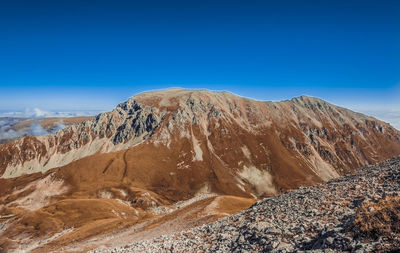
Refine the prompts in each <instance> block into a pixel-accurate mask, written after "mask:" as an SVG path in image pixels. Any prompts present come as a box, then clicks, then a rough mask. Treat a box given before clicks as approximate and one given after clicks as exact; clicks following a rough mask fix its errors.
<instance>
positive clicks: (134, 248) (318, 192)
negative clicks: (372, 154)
mask: <svg viewBox="0 0 400 253" xmlns="http://www.w3.org/2000/svg"><path fill="white" fill-rule="evenodd" d="M399 193H400V158H396V159H392V160H388V161H385V162H383V163H381V164H375V165H370V166H367V167H364V168H361V169H357V170H354V171H353V172H352V173H351V174H349V175H346V176H345V177H341V178H337V179H333V180H330V181H329V182H327V183H323V184H318V185H316V186H311V187H301V188H300V189H297V190H293V191H291V192H290V193H286V194H282V195H280V196H276V197H272V198H268V199H264V200H261V201H258V202H257V203H255V204H254V205H253V206H251V207H250V208H249V209H247V210H245V211H242V212H239V213H237V214H235V215H232V216H230V217H227V218H224V219H221V220H218V221H217V222H214V223H211V224H206V225H203V226H201V227H198V228H194V229H190V230H186V231H183V232H179V233H174V234H169V235H164V236H161V237H157V238H155V239H152V240H147V241H138V242H135V243H133V244H129V245H126V246H124V247H119V248H114V249H106V250H95V251H93V252H96V253H100V252H115V253H119V252H121V253H122V252H298V251H307V252H308V251H310V252H338V251H339V252H342V251H352V252H386V251H393V252H394V251H396V250H399V249H400V195H399Z"/></svg>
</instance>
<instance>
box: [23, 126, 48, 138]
mask: <svg viewBox="0 0 400 253" xmlns="http://www.w3.org/2000/svg"><path fill="white" fill-rule="evenodd" d="M29 130H30V131H29V132H30V133H29V134H28V135H32V136H42V135H46V134H49V132H47V131H46V129H44V128H43V127H42V126H41V125H40V124H38V123H34V124H32V125H30V127H29Z"/></svg>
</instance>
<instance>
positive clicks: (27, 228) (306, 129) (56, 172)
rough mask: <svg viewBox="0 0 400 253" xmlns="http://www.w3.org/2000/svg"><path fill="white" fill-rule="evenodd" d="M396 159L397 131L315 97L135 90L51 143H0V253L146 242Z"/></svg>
mask: <svg viewBox="0 0 400 253" xmlns="http://www.w3.org/2000/svg"><path fill="white" fill-rule="evenodd" d="M399 155H400V133H399V131H397V130H396V129H394V128H392V127H391V126H390V125H389V124H386V123H384V122H382V121H379V120H376V119H374V118H372V117H368V116H365V115H362V114H357V113H353V112H351V111H349V110H346V109H344V108H340V107H336V106H334V105H332V104H330V103H327V102H325V101H323V100H318V99H313V98H308V97H301V98H295V99H293V100H288V101H283V102H260V101H253V100H251V99H246V98H240V97H237V96H235V95H233V94H230V93H227V92H225V93H215V92H210V91H190V90H189V91H187V90H167V91H159V92H155V93H143V94H139V95H137V96H135V97H133V98H130V99H128V100H127V101H125V102H123V103H120V104H119V105H118V106H117V107H116V108H115V109H114V110H112V111H111V112H107V113H103V114H99V115H97V116H96V117H94V118H93V119H92V120H91V121H86V122H84V123H82V124H78V125H73V126H71V127H69V128H65V129H63V130H61V131H59V132H57V133H56V134H55V135H50V136H45V137H38V138H36V137H26V138H23V139H20V140H17V141H15V142H10V143H6V144H3V145H0V174H1V175H2V177H0V205H1V206H2V208H1V209H0V217H3V218H4V219H5V221H4V222H3V223H1V219H0V235H1V236H0V249H9V250H10V251H12V250H15V251H18V250H27V249H29V250H33V251H34V252H35V251H36V252H42V251H43V249H44V248H46V247H50V249H51V251H56V250H61V251H62V249H63V247H67V246H68V245H71V244H74V243H78V242H86V243H88V244H90V242H91V240H92V239H96V238H98V239H99V240H100V238H102V237H101V236H102V235H104V234H105V233H122V234H124V235H125V236H126V237H124V238H129V237H130V236H133V235H135V236H139V235H140V236H143V237H146V238H149V237H151V236H154V235H159V233H160V231H163V229H165V228H169V229H173V228H174V229H175V230H173V231H176V230H179V229H182V228H190V227H194V226H198V225H202V224H205V223H209V222H212V221H215V220H217V219H219V218H221V217H225V216H227V215H230V214H233V213H235V212H237V211H238V210H243V209H245V208H247V207H248V206H249V205H251V203H253V202H254V201H255V200H256V199H262V198H265V197H272V196H276V195H279V194H282V193H285V192H288V191H290V190H293V189H297V188H299V187H302V186H311V185H315V184H317V183H322V182H324V181H328V180H330V179H332V178H337V177H339V176H341V175H344V174H346V173H348V172H350V171H352V170H353V169H355V168H358V167H362V166H364V165H367V164H371V163H375V162H379V161H382V160H385V159H387V158H391V157H395V156H399ZM205 198H207V199H205ZM181 203H186V204H181ZM180 207H182V209H180ZM71 217H74V218H73V219H71ZM174 221H177V222H181V223H183V224H180V225H179V226H178V225H177V226H176V227H169V226H168V224H174ZM136 229H139V230H140V231H141V233H139V234H136V233H134V234H132V233H133V231H136ZM32 245H34V246H32ZM32 247H33V248H32ZM90 247H92V246H90ZM45 251H47V250H45Z"/></svg>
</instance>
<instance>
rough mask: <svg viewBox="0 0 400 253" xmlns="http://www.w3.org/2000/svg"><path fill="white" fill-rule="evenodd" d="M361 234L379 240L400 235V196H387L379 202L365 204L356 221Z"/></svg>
mask: <svg viewBox="0 0 400 253" xmlns="http://www.w3.org/2000/svg"><path fill="white" fill-rule="evenodd" d="M354 223H355V226H356V228H357V229H358V230H359V231H360V233H361V234H364V235H366V236H368V237H372V238H377V237H379V236H382V235H389V236H390V235H393V234H399V233H400V196H387V197H386V198H384V199H382V200H380V201H378V202H368V203H365V204H363V205H362V206H361V207H359V209H358V210H357V213H356V219H355V221H354Z"/></svg>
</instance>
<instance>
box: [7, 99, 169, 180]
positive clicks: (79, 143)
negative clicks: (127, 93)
mask: <svg viewBox="0 0 400 253" xmlns="http://www.w3.org/2000/svg"><path fill="white" fill-rule="evenodd" d="M158 112H159V111H158V110H157V109H156V108H151V107H149V106H145V105H140V104H138V103H137V102H136V101H135V100H129V101H127V102H125V103H122V104H120V105H118V106H117V108H116V109H114V110H113V111H111V112H107V113H102V114H99V115H97V116H96V117H95V118H94V119H93V120H89V121H85V122H83V123H81V124H76V125H73V126H70V127H67V128H65V129H62V130H60V131H58V132H57V133H56V134H54V135H47V136H41V137H25V138H22V139H19V140H17V141H14V142H10V143H6V144H3V145H0V154H1V156H0V157H1V159H0V174H2V177H4V178H8V177H17V176H20V175H22V174H30V173H35V172H45V171H47V170H49V169H51V168H56V167H60V166H63V165H66V164H68V163H70V162H72V161H75V160H78V159H80V158H83V157H86V156H89V155H92V154H95V153H97V152H100V153H107V152H111V151H116V150H121V149H126V148H129V147H131V146H134V145H135V144H137V143H140V142H141V141H143V140H145V139H147V138H148V137H150V136H151V135H152V134H153V133H154V131H155V130H156V129H157V127H158V126H159V124H160V122H161V120H162V114H161V115H160V114H158Z"/></svg>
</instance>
